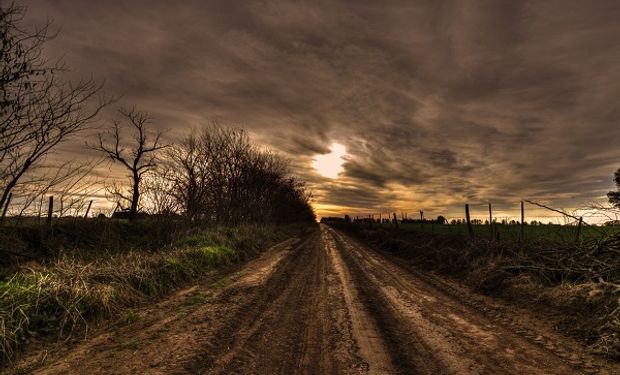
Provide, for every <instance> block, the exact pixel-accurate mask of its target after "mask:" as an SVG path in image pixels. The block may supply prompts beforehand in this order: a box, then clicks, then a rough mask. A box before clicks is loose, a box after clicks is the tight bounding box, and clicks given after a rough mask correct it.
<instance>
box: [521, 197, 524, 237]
mask: <svg viewBox="0 0 620 375" xmlns="http://www.w3.org/2000/svg"><path fill="white" fill-rule="evenodd" d="M524 239H525V210H524V207H523V201H521V241H523V240H524Z"/></svg>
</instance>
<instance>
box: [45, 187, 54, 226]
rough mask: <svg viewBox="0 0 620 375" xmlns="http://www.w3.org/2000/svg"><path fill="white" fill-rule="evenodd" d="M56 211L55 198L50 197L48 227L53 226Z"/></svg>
mask: <svg viewBox="0 0 620 375" xmlns="http://www.w3.org/2000/svg"><path fill="white" fill-rule="evenodd" d="M53 211H54V196H52V195H50V203H49V206H48V208H47V225H48V226H50V225H52V212H53Z"/></svg>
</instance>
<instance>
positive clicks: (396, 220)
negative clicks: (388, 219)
mask: <svg viewBox="0 0 620 375" xmlns="http://www.w3.org/2000/svg"><path fill="white" fill-rule="evenodd" d="M394 226H395V227H396V228H398V219H397V218H396V212H394Z"/></svg>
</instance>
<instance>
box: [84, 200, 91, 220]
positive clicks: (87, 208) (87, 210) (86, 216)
mask: <svg viewBox="0 0 620 375" xmlns="http://www.w3.org/2000/svg"><path fill="white" fill-rule="evenodd" d="M92 205H93V201H92V199H91V200H90V202H88V207H86V213H85V214H84V219H87V218H88V212H89V211H90V206H92Z"/></svg>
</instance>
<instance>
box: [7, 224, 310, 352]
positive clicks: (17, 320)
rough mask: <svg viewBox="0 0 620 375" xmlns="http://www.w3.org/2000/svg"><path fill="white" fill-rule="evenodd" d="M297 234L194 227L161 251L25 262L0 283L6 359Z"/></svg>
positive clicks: (286, 229) (287, 229) (281, 229)
mask: <svg viewBox="0 0 620 375" xmlns="http://www.w3.org/2000/svg"><path fill="white" fill-rule="evenodd" d="M119 228H121V229H123V228H124V226H122V225H121V226H119ZM108 229H109V228H108ZM157 229H158V228H155V229H154V230H157ZM123 230H124V229H123ZM300 230H301V228H300V227H294V226H241V227H237V228H227V227H212V228H202V229H201V228H194V229H191V230H187V231H186V234H185V235H183V236H181V237H180V238H179V239H178V240H175V241H173V242H171V243H168V244H167V245H164V246H162V247H161V248H159V249H154V248H150V247H149V248H147V249H139V248H127V249H123V251H102V252H99V253H97V254H94V253H88V251H87V250H82V251H79V248H71V249H67V250H66V251H63V252H59V254H58V255H57V257H56V258H55V259H52V258H45V260H44V261H41V262H32V261H30V262H27V263H26V264H24V265H22V266H21V268H20V269H19V270H17V271H16V272H13V273H12V274H7V275H5V277H4V279H3V280H1V281H0V350H1V351H2V357H3V361H5V362H6V361H10V360H11V359H12V358H14V357H15V354H16V351H17V350H19V348H20V347H22V346H23V345H24V344H25V343H27V342H28V341H29V340H30V339H31V338H33V337H34V336H38V335H46V334H47V335H49V334H57V335H59V337H63V336H66V335H68V334H71V332H72V331H74V330H76V329H77V330H82V329H83V328H85V327H86V326H87V324H88V322H89V321H92V320H93V319H96V318H111V317H123V316H125V315H127V312H128V311H129V312H130V311H131V310H128V308H130V307H132V306H138V305H140V304H142V303H144V302H146V301H148V300H151V299H153V298H157V297H161V296H164V295H165V294H167V293H169V292H170V291H171V290H173V289H175V288H178V287H179V286H181V285H183V284H185V283H188V282H190V281H194V280H197V279H199V278H201V277H202V276H203V275H205V273H206V272H207V271H209V270H212V269H213V268H215V267H220V266H223V265H227V264H230V263H233V262H239V261H245V260H247V259H250V258H252V257H254V256H255V255H257V254H258V253H259V252H260V251H262V250H263V249H266V248H268V247H269V246H271V245H273V244H275V243H277V242H280V241H282V240H284V239H286V238H289V237H290V236H292V235H294V234H296V233H299V231H300ZM145 235H148V233H146V234H145ZM116 236H118V233H115V234H114V235H113V237H116ZM86 239H88V237H86ZM144 241H146V240H144ZM65 242H67V241H65ZM117 250H118V249H117ZM85 253H87V254H86V255H85ZM123 314H124V315H123ZM129 318H130V317H129ZM129 318H128V319H129Z"/></svg>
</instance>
